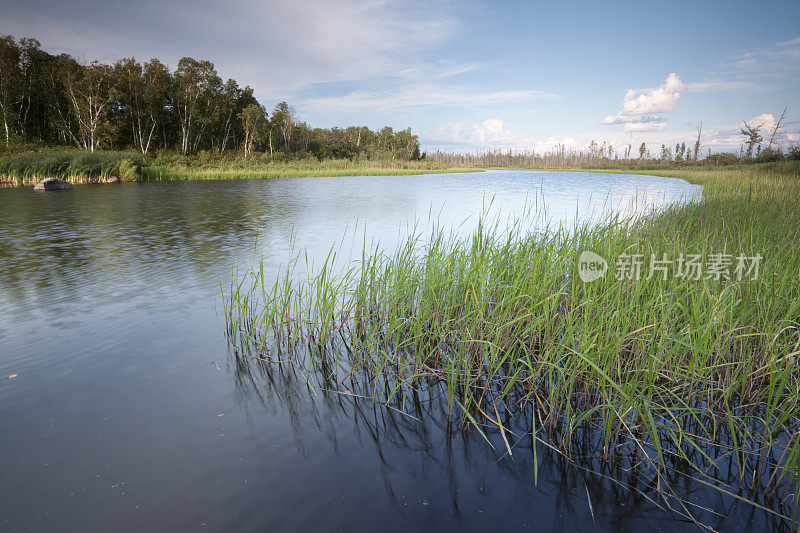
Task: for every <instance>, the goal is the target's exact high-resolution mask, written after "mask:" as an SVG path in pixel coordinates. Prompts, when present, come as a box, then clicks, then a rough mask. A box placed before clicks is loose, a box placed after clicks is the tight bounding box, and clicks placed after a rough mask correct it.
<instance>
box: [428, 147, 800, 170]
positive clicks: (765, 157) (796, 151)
mask: <svg viewBox="0 0 800 533" xmlns="http://www.w3.org/2000/svg"><path fill="white" fill-rule="evenodd" d="M427 157H428V158H430V159H431V160H432V161H436V162H440V163H446V164H448V165H472V166H480V167H534V168H554V167H580V166H627V165H663V164H677V165H733V164H741V163H763V162H770V161H781V160H784V159H788V160H800V145H798V144H792V145H791V146H790V147H789V149H788V151H787V152H786V153H784V152H783V151H782V150H779V149H777V148H772V147H770V148H764V149H763V150H762V149H761V148H760V147H757V148H756V149H755V150H752V149H751V150H750V151H749V152H748V151H746V150H745V149H744V148H743V149H741V150H740V151H739V153H738V154H736V153H731V152H719V153H711V150H710V149H706V151H705V152H703V150H702V149H700V148H699V143H696V145H695V146H694V147H691V146H687V145H686V143H678V144H677V145H676V146H675V151H674V152H673V151H672V149H671V148H668V147H667V146H665V145H661V148H660V150H659V151H658V152H657V153H653V152H652V151H651V150H650V149H649V148H648V146H647V144H646V143H641V144H640V145H639V146H638V148H636V147H633V146H632V145H626V146H624V147H623V148H622V149H621V150H619V151H617V150H616V149H615V147H614V146H613V145H612V144H610V143H603V144H598V143H596V142H595V141H592V142H591V144H590V145H589V146H588V148H583V149H574V148H567V147H566V146H565V145H563V144H559V145H557V146H555V147H554V148H552V149H550V150H547V151H544V152H536V151H535V150H525V151H519V150H500V149H495V150H480V151H477V152H474V153H458V152H445V151H441V150H437V151H435V152H433V153H430V154H427Z"/></svg>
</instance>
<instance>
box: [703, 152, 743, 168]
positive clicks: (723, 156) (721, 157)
mask: <svg viewBox="0 0 800 533" xmlns="http://www.w3.org/2000/svg"><path fill="white" fill-rule="evenodd" d="M703 162H704V163H706V164H709V165H735V164H736V163H738V162H739V156H738V155H736V154H733V153H730V152H720V153H718V154H710V155H709V156H708V157H706V158H705V159H704V160H703Z"/></svg>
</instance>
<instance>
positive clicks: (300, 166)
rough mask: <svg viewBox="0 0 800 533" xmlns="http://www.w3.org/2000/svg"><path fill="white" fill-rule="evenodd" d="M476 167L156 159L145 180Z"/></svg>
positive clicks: (382, 162)
mask: <svg viewBox="0 0 800 533" xmlns="http://www.w3.org/2000/svg"><path fill="white" fill-rule="evenodd" d="M479 170H480V169H478V168H472V167H451V166H448V165H445V164H442V163H435V162H432V161H401V160H395V161H392V160H378V161H373V160H361V161H358V160H357V161H350V160H346V159H341V160H340V159H330V160H323V161H318V160H316V159H313V158H311V159H308V158H307V159H297V160H286V161H281V160H262V159H257V158H256V159H255V160H252V161H250V160H242V159H236V160H220V161H209V162H207V163H205V164H203V163H198V162H197V161H195V162H189V163H188V164H187V163H182V162H180V161H178V162H159V161H155V162H153V164H152V165H150V166H146V167H144V168H143V171H142V178H143V179H144V180H183V179H205V180H216V179H250V178H301V177H331V176H391V175H409V174H439V173H447V172H476V171H479Z"/></svg>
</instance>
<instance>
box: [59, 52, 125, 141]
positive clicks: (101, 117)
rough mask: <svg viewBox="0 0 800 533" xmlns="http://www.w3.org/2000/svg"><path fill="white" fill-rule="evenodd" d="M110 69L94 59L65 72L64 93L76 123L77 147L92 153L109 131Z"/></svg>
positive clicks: (110, 126) (111, 74)
mask: <svg viewBox="0 0 800 533" xmlns="http://www.w3.org/2000/svg"><path fill="white" fill-rule="evenodd" d="M113 80H114V78H113V69H112V68H111V67H109V66H108V65H104V64H102V63H99V62H97V61H93V62H91V63H89V64H88V65H84V66H82V67H80V68H78V69H72V70H69V71H67V77H66V88H67V96H68V98H69V101H70V103H71V104H72V111H73V113H74V116H75V119H76V121H77V123H78V131H77V135H75V136H74V137H76V140H77V144H78V146H79V147H80V148H83V149H84V150H88V151H90V152H94V151H95V149H96V148H97V147H98V145H99V144H100V142H101V141H103V140H105V139H106V138H107V137H108V136H109V135H110V133H111V129H112V124H111V121H110V117H109V107H110V105H111V102H112V101H114V98H115V96H116V90H115V87H114V81H113Z"/></svg>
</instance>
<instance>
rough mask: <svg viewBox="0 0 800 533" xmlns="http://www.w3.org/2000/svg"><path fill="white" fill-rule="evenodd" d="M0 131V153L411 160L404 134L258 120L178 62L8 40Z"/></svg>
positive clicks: (223, 83) (276, 117) (242, 92)
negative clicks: (30, 149)
mask: <svg viewBox="0 0 800 533" xmlns="http://www.w3.org/2000/svg"><path fill="white" fill-rule="evenodd" d="M23 102H24V103H25V105H21V103H23ZM247 109H249V110H250V111H248V112H245V110H247ZM256 111H258V113H256ZM0 128H2V130H1V131H2V141H3V142H2V146H3V150H4V152H6V153H7V152H19V151H20V150H22V149H24V145H26V144H27V143H39V142H40V143H43V144H44V145H45V146H50V147H53V146H54V145H63V144H64V143H67V144H69V145H70V146H72V147H75V148H79V149H82V150H86V151H90V152H94V151H96V150H99V149H109V148H112V147H125V148H130V149H133V150H137V151H139V152H140V153H141V154H143V155H146V154H149V153H151V152H152V151H153V150H167V149H172V150H178V151H179V152H180V153H181V154H182V155H184V156H189V155H192V154H198V153H200V152H203V151H206V152H217V153H218V154H224V153H226V152H240V151H241V152H243V154H244V155H245V157H248V158H249V157H250V155H251V152H257V151H261V152H268V153H269V154H270V155H273V156H274V155H275V154H276V153H278V152H281V153H284V154H289V157H288V159H291V158H296V157H301V158H302V157H304V156H305V155H307V154H308V153H312V154H313V155H314V156H315V157H317V158H319V159H326V158H347V159H353V158H358V159H362V158H370V159H392V160H394V159H400V160H405V161H408V160H415V159H418V158H419V157H420V150H419V140H418V139H417V137H416V135H414V134H413V133H412V132H411V130H410V129H405V130H400V131H397V132H395V131H393V130H392V128H383V129H381V130H380V131H375V132H373V131H370V130H369V129H368V128H366V127H356V126H354V127H350V128H347V129H344V130H341V129H338V128H332V129H322V128H312V127H310V126H309V125H308V124H306V123H305V122H301V121H300V120H299V119H298V117H297V114H296V112H295V110H294V108H292V106H290V105H289V104H288V103H287V102H281V103H279V104H278V105H277V106H276V107H275V109H274V111H273V113H272V116H271V117H267V114H266V111H265V110H264V108H263V107H262V106H261V105H260V104H259V102H258V101H257V100H256V98H255V97H254V96H253V89H252V88H250V87H241V86H240V85H239V83H238V82H236V81H235V80H232V79H229V80H223V79H222V78H221V77H220V76H219V74H218V73H217V70H216V67H215V65H214V64H213V63H212V62H210V61H204V60H197V59H194V58H191V57H183V58H181V59H180V60H179V61H178V64H177V67H176V69H175V70H174V71H172V72H171V71H170V70H169V68H167V66H166V65H164V64H163V63H161V62H160V61H158V60H157V59H152V60H150V61H148V62H147V63H145V64H144V65H142V64H141V63H139V62H137V61H136V60H135V59H133V58H126V59H121V60H119V61H117V62H116V63H114V64H113V65H106V64H103V63H99V62H97V61H94V62H91V63H89V64H85V65H84V64H80V63H78V62H77V61H75V59H73V58H72V57H70V56H69V55H66V54H63V55H59V56H54V55H51V54H49V53H47V52H45V51H43V50H41V48H40V45H39V42H38V41H36V40H34V39H20V40H19V41H17V40H15V39H14V38H13V37H12V36H5V37H2V38H0ZM12 145H14V146H12Z"/></svg>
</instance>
